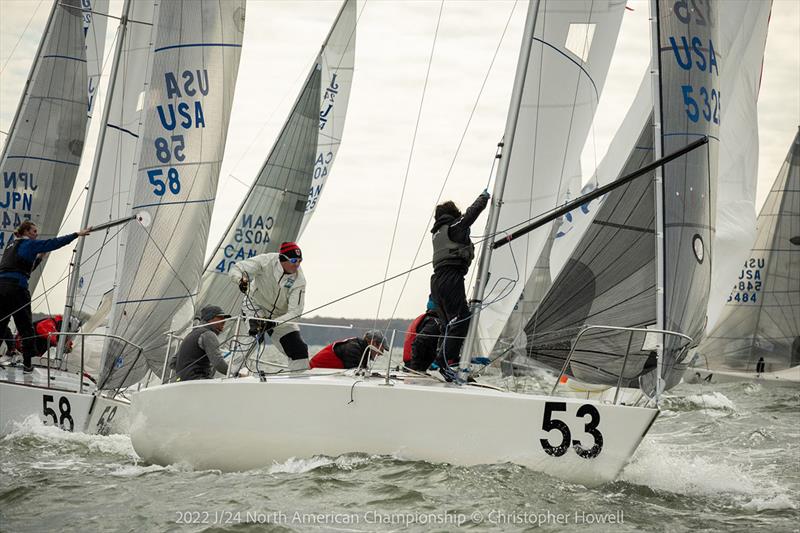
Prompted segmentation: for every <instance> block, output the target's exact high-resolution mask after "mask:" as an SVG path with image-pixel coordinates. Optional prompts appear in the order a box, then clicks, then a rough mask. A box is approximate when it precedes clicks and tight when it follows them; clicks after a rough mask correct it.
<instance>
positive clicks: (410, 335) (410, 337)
mask: <svg viewBox="0 0 800 533" xmlns="http://www.w3.org/2000/svg"><path fill="white" fill-rule="evenodd" d="M426 314H427V313H422V314H421V315H419V316H418V317H417V318H415V319H414V321H413V322H411V324H410V325H409V326H408V329H407V330H406V339H405V341H403V362H404V363H406V364H407V363H409V362H410V361H411V345H412V344H413V343H414V339H415V338H416V337H417V328H419V325H420V323H421V322H422V321H423V319H424V318H425V315H426Z"/></svg>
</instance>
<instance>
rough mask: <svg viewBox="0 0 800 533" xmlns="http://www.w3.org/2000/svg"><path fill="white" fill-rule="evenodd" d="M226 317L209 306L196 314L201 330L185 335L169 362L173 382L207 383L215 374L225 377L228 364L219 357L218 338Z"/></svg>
mask: <svg viewBox="0 0 800 533" xmlns="http://www.w3.org/2000/svg"><path fill="white" fill-rule="evenodd" d="M230 317H231V315H226V314H225V313H224V312H223V311H222V309H221V308H220V307H217V306H216V305H209V306H206V307H204V308H203V309H201V310H200V321H201V322H202V323H203V325H202V326H200V327H197V328H195V329H193V330H192V331H190V332H189V334H188V335H186V338H185V339H183V342H181V346H180V348H178V353H177V354H175V357H174V359H173V360H172V361H170V365H169V366H170V367H171V368H174V369H175V374H176V376H177V379H176V381H191V380H193V379H211V378H213V377H214V374H215V373H216V372H219V373H220V374H223V375H227V374H228V364H227V363H226V362H225V359H223V357H222V355H220V353H219V339H218V338H217V337H219V334H220V333H222V330H224V329H225V319H226V318H230Z"/></svg>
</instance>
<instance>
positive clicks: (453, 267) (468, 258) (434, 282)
mask: <svg viewBox="0 0 800 533" xmlns="http://www.w3.org/2000/svg"><path fill="white" fill-rule="evenodd" d="M488 202H489V192H488V191H483V192H482V193H481V195H480V196H478V198H477V199H476V200H475V201H474V202H473V203H472V205H471V206H469V207H468V208H467V211H466V212H465V213H464V214H463V215H462V214H461V211H460V210H459V209H458V207H457V206H456V204H454V203H453V202H451V201H447V202H444V203H443V204H439V205H437V206H436V211H435V217H436V220H435V221H434V223H433V228H432V229H431V233H432V234H433V276H431V295H432V296H433V301H434V302H436V305H437V306H438V307H439V313H440V315H441V316H442V318H443V321H444V324H443V327H444V330H445V331H444V336H445V338H444V342H442V344H441V347H440V348H439V352H438V355H437V357H436V363H437V364H438V365H439V368H440V372H442V374H443V375H444V376H445V378H446V379H448V380H452V379H453V378H454V375H453V373H452V372H451V371H450V368H449V367H448V366H447V361H449V360H457V359H458V358H459V355H460V353H461V346H462V345H463V344H464V337H465V336H466V334H467V330H468V329H469V318H470V313H469V307H468V306H467V295H466V292H465V289H464V277H465V276H466V275H467V271H468V270H469V266H470V264H471V263H472V259H473V258H474V257H475V246H474V245H473V244H472V240H471V239H470V226H472V224H473V223H474V222H475V220H476V219H477V218H478V216H479V215H480V214H481V212H482V211H483V210H484V209H485V208H486V204H487V203H488Z"/></svg>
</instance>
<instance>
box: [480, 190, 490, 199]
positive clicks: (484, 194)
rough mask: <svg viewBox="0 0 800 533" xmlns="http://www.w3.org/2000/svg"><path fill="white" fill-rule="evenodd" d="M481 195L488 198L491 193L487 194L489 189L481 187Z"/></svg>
mask: <svg viewBox="0 0 800 533" xmlns="http://www.w3.org/2000/svg"><path fill="white" fill-rule="evenodd" d="M481 196H483V197H484V198H486V199H487V200H488V199H489V198H490V197H491V195H490V194H489V189H483V192H482V193H481Z"/></svg>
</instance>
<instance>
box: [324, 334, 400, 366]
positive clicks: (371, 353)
mask: <svg viewBox="0 0 800 533" xmlns="http://www.w3.org/2000/svg"><path fill="white" fill-rule="evenodd" d="M369 347H372V348H374V349H369V350H368V348H369ZM387 348H388V345H387V344H386V339H385V338H384V337H383V333H381V332H380V331H378V330H377V329H371V330H369V331H368V332H366V333H365V334H364V336H363V337H351V338H349V339H344V340H340V341H336V342H334V343H331V344H329V345H327V346H326V347H324V348H323V349H322V350H320V351H319V352H317V354H316V355H315V356H314V357H312V358H311V362H310V363H309V365H310V366H311V368H356V367H358V366H359V365H361V367H362V368H363V367H365V366H367V362H368V361H369V360H370V359H375V357H377V355H378V351H380V352H385V351H386V349H387Z"/></svg>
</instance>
